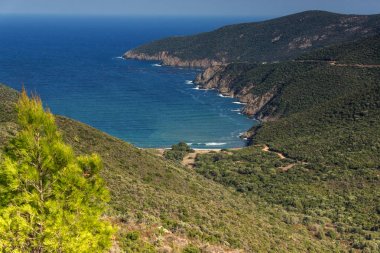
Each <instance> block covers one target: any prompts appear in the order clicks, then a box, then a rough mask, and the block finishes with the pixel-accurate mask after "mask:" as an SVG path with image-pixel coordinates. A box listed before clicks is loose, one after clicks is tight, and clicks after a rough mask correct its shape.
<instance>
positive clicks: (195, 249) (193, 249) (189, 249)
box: [182, 245, 201, 253]
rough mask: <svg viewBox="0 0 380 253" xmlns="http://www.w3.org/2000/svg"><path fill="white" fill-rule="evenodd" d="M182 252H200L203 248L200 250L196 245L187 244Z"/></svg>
mask: <svg viewBox="0 0 380 253" xmlns="http://www.w3.org/2000/svg"><path fill="white" fill-rule="evenodd" d="M182 252H183V253H200V252H201V250H200V249H199V248H198V247H196V246H193V245H188V246H186V247H185V248H184V249H183V251H182Z"/></svg>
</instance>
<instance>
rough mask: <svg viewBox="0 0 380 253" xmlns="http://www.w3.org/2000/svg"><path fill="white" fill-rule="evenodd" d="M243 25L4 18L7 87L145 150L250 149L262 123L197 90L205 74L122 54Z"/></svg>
mask: <svg viewBox="0 0 380 253" xmlns="http://www.w3.org/2000/svg"><path fill="white" fill-rule="evenodd" d="M239 21H246V20H241V19H239V20H237V19H233V18H230V19H221V18H220V19H217V18H214V19H194V18H187V19H170V18H166V19H163V18H144V19H142V18H115V17H114V18H105V17H103V18H95V17H48V16H44V17H21V16H16V17H15V16H13V17H12V16H0V29H1V31H2V32H1V39H0V82H1V83H5V84H7V85H10V86H12V87H14V88H16V89H20V88H21V86H22V84H24V85H25V87H26V88H27V90H29V91H34V92H36V93H37V94H39V95H40V96H41V98H42V99H43V101H44V103H45V105H46V106H48V107H49V108H50V109H51V110H52V111H53V112H54V113H56V114H61V115H65V116H68V117H71V118H74V119H77V120H80V121H82V122H85V123H87V124H89V125H91V126H93V127H96V128H98V129H100V130H102V131H105V132H107V133H109V134H111V135H114V136H116V137H119V138H121V139H123V140H126V141H128V142H131V143H133V144H135V145H137V146H139V147H169V146H170V145H171V144H174V143H177V142H179V141H185V142H187V143H192V146H193V147H194V148H228V147H239V146H243V145H244V141H242V140H240V138H239V137H238V135H239V133H241V132H243V131H245V130H247V129H248V128H250V127H251V126H252V125H253V124H254V123H255V121H253V120H251V119H248V118H247V117H245V116H243V115H239V114H238V112H237V110H238V109H239V108H240V107H241V105H239V104H236V103H233V102H236V101H235V100H233V99H231V98H222V97H220V96H218V94H217V92H215V91H202V90H197V89H195V87H194V85H192V84H191V83H190V82H189V81H191V80H193V79H194V78H195V76H196V74H197V73H199V70H195V69H181V68H173V67H165V66H161V67H160V66H158V65H157V63H156V62H143V61H134V60H123V59H121V58H120V57H119V56H120V55H122V54H123V53H124V52H125V51H126V50H128V49H130V48H133V47H135V46H137V45H140V44H142V43H145V42H148V41H151V40H154V39H158V38H162V37H166V36H169V35H184V34H192V33H197V32H201V31H207V30H211V29H214V28H216V27H218V26H221V25H224V24H228V23H236V22H239Z"/></svg>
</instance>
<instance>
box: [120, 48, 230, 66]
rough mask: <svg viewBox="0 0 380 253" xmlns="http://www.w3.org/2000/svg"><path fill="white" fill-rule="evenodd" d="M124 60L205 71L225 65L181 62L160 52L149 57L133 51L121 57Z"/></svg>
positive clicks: (207, 62)
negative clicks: (159, 63) (158, 62)
mask: <svg viewBox="0 0 380 253" xmlns="http://www.w3.org/2000/svg"><path fill="white" fill-rule="evenodd" d="M123 58H124V59H135V60H145V61H160V62H161V64H162V65H166V66H173V67H187V68H202V69H206V68H209V67H212V66H220V65H225V64H226V63H225V62H220V61H216V60H212V59H207V58H206V59H194V60H183V59H180V58H179V57H177V56H174V55H171V54H169V52H166V51H162V52H158V53H156V54H153V55H150V54H146V53H139V52H135V51H133V50H130V51H128V52H126V53H125V54H124V55H123Z"/></svg>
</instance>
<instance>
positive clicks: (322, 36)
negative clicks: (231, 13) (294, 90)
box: [125, 11, 380, 67]
mask: <svg viewBox="0 0 380 253" xmlns="http://www.w3.org/2000/svg"><path fill="white" fill-rule="evenodd" d="M379 31H380V16H379V15H370V16H364V15H342V14H336V13H330V12H324V11H306V12H302V13H297V14H293V15H289V16H285V17H280V18H276V19H271V20H267V21H262V22H253V23H244V24H237V25H229V26H225V27H222V28H219V29H217V30H215V31H211V32H206V33H201V34H197V35H193V36H175V37H170V38H165V39H162V40H158V41H154V42H152V43H148V44H146V45H142V46H139V47H137V48H135V49H133V50H131V51H129V52H127V53H126V54H125V57H126V58H137V59H150V60H153V59H155V60H160V61H163V63H164V64H168V65H183V66H186V65H188V66H195V67H209V66H210V65H213V64H225V63H232V62H250V63H261V62H273V61H283V60H290V59H294V58H295V57H297V56H300V55H302V54H304V53H305V52H309V51H311V50H314V49H316V48H321V47H325V46H328V45H334V44H340V43H343V42H349V41H355V40H358V39H360V38H366V37H370V36H374V35H376V34H377V33H378V32H379ZM163 53H164V54H163ZM202 60H203V61H202Z"/></svg>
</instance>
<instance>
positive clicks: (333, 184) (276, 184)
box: [196, 37, 380, 252]
mask: <svg viewBox="0 0 380 253" xmlns="http://www.w3.org/2000/svg"><path fill="white" fill-rule="evenodd" d="M379 43H380V40H379V38H378V37H373V38H368V39H365V40H362V41H361V42H360V43H359V42H357V43H356V42H355V43H346V44H344V45H342V46H333V47H330V48H325V49H322V50H319V51H316V52H313V53H310V54H308V55H305V56H302V57H301V58H300V60H299V61H291V62H284V63H279V64H269V65H254V64H230V65H229V66H227V67H226V68H224V69H223V70H222V71H221V72H220V73H217V75H218V76H220V77H222V78H225V79H228V80H232V81H231V82H229V88H230V89H231V90H232V91H233V93H234V94H235V95H236V96H239V94H240V93H242V92H247V87H250V88H249V89H250V90H249V92H250V93H252V94H253V95H254V96H256V97H260V96H262V95H263V94H265V93H266V92H268V91H269V90H273V89H274V90H275V91H276V94H275V96H274V97H273V99H271V100H270V101H269V102H268V103H267V104H266V105H264V106H263V107H262V108H261V109H260V111H259V112H258V113H257V115H256V116H258V117H261V118H265V119H267V121H266V122H264V123H262V124H261V125H260V126H258V127H254V128H253V129H251V134H252V135H253V136H252V139H251V144H252V145H253V146H252V147H250V148H246V149H243V150H241V151H233V154H232V155H228V154H209V155H202V156H199V157H198V159H197V163H196V170H197V171H198V172H199V173H200V174H202V175H204V176H205V177H207V178H210V179H213V180H215V181H217V182H219V183H221V184H223V185H226V186H231V187H234V188H235V189H236V190H237V191H238V192H241V193H242V195H248V196H251V195H254V196H260V197H261V198H263V199H265V200H266V201H267V202H269V203H273V204H279V205H281V206H283V207H284V208H286V209H287V210H289V211H294V212H296V213H299V214H302V215H305V216H304V219H305V218H306V217H307V218H306V219H307V220H314V219H317V220H321V221H320V223H321V224H323V226H322V227H323V228H322V229H324V230H325V232H326V230H327V232H326V233H325V235H326V236H330V237H334V238H339V239H340V240H347V241H348V242H349V244H350V245H351V247H353V248H354V249H357V250H363V251H364V252H378V251H379V249H380V247H379V245H380V230H379V226H378V225H379V224H380V212H379V210H380V206H379V201H378V200H379V199H380V174H379V168H380V157H379V153H380V82H379V80H380V68H379V66H378V65H379V64H380V58H379V57H378V56H379V54H378V50H377V48H378V47H379ZM364 56H365V57H364ZM330 57H331V58H330ZM301 59H302V60H301ZM326 60H327V61H326ZM330 60H335V61H337V62H336V63H334V64H331V63H329V62H328V61H330ZM362 64H364V65H362ZM252 84H253V85H252ZM256 145H258V146H256ZM262 145H268V146H269V147H270V150H272V151H276V152H281V154H282V155H284V156H285V157H287V158H285V159H280V158H279V156H278V155H276V154H275V153H273V152H272V153H271V152H269V154H263V152H262V151H261V147H262ZM304 219H303V221H300V220H298V219H297V218H296V219H293V218H289V221H288V222H290V223H296V224H299V223H305V220H304ZM306 223H307V222H306ZM332 228H334V233H333V232H329V230H331V229H332ZM310 229H314V228H310ZM335 229H336V230H335ZM335 232H336V233H335Z"/></svg>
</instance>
